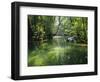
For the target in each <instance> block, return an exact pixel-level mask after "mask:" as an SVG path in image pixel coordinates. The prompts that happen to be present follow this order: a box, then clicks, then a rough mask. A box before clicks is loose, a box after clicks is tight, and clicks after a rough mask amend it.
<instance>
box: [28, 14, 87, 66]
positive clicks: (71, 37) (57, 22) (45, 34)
mask: <svg viewBox="0 0 100 82" xmlns="http://www.w3.org/2000/svg"><path fill="white" fill-rule="evenodd" d="M87 27H88V18H87V17H72V16H42V15H28V51H29V52H28V54H29V56H28V58H29V60H28V62H29V64H28V65H30V66H31V65H53V64H54V65H57V64H80V63H81V64H82V63H83V64H85V63H87V30H88V29H87ZM59 37H60V39H59ZM54 39H55V40H54ZM59 46H60V47H59ZM61 46H63V47H64V48H61ZM69 47H70V49H69ZM76 48H77V49H76ZM52 49H53V50H52ZM55 49H57V50H55ZM58 51H60V52H58ZM68 51H69V52H68ZM62 52H63V53H62ZM40 54H42V55H40ZM56 54H58V55H57V56H58V59H57V57H56V56H55V55H56ZM60 55H62V56H63V58H62V56H60ZM35 57H36V58H35ZM55 57H56V58H55ZM52 58H53V60H52ZM74 60H76V61H74ZM35 61H37V62H35ZM43 61H45V62H43ZM42 62H43V63H42ZM50 62H51V63H50ZM35 63H36V64H35ZM38 63H40V64H38Z"/></svg>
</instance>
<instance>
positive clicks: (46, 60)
mask: <svg viewBox="0 0 100 82" xmlns="http://www.w3.org/2000/svg"><path fill="white" fill-rule="evenodd" d="M85 63H87V47H86V46H81V45H79V44H78V47H77V46H76V45H74V44H71V43H70V44H66V46H65V47H60V46H54V45H52V44H51V45H50V44H47V43H46V44H43V45H41V46H40V47H39V49H36V50H32V51H31V52H30V54H29V56H28V65H29V66H46V65H67V64H68V65H69V64H85Z"/></svg>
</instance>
